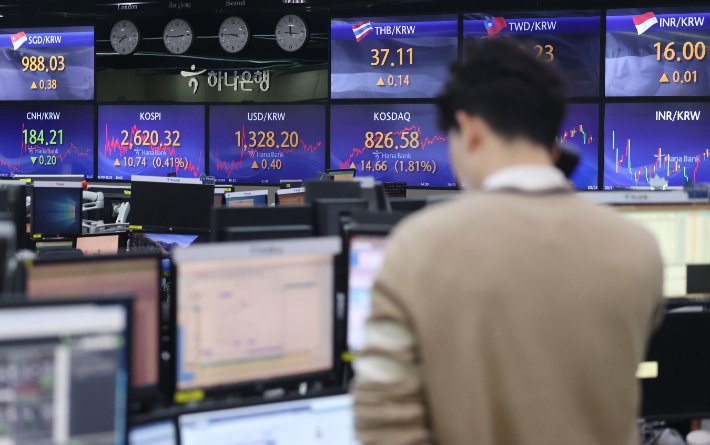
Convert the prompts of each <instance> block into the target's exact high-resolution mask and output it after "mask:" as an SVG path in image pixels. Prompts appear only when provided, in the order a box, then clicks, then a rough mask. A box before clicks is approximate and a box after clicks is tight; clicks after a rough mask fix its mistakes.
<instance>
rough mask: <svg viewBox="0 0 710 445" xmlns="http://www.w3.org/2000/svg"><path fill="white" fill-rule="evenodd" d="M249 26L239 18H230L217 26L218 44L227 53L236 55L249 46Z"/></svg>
mask: <svg viewBox="0 0 710 445" xmlns="http://www.w3.org/2000/svg"><path fill="white" fill-rule="evenodd" d="M250 37H251V33H250V32H249V26H248V25H247V24H246V22H245V21H244V20H242V19H240V18H239V17H230V18H228V19H227V20H225V21H223V22H222V24H221V25H220V26H219V44H220V45H221V46H222V49H224V50H225V51H227V52H228V53H232V54H234V53H238V52H239V51H241V50H243V49H244V48H245V47H246V46H247V45H248V44H249V38H250Z"/></svg>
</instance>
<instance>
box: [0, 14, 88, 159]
mask: <svg viewBox="0 0 710 445" xmlns="http://www.w3.org/2000/svg"><path fill="white" fill-rule="evenodd" d="M0 54H2V57H0V100H27V101H30V100H93V99H94V28H93V27H92V26H75V27H62V28H13V29H8V28H6V29H0ZM92 147H93V145H92Z"/></svg>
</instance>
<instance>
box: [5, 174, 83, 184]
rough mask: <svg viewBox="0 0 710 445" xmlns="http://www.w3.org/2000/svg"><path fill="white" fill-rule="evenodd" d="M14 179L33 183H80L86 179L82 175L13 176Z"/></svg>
mask: <svg viewBox="0 0 710 445" xmlns="http://www.w3.org/2000/svg"><path fill="white" fill-rule="evenodd" d="M14 178H15V179H16V180H20V181H27V182H29V183H34V182H36V181H50V182H82V181H84V180H85V179H86V178H85V177H84V175H15V176H14Z"/></svg>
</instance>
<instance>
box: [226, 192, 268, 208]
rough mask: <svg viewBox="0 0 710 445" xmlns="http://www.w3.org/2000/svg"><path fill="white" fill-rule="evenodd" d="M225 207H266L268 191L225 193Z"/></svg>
mask: <svg viewBox="0 0 710 445" xmlns="http://www.w3.org/2000/svg"><path fill="white" fill-rule="evenodd" d="M224 197H225V199H226V201H227V207H266V204H267V198H268V197H269V191H268V190H254V191H250V192H234V193H225V194H224Z"/></svg>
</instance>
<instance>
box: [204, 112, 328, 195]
mask: <svg viewBox="0 0 710 445" xmlns="http://www.w3.org/2000/svg"><path fill="white" fill-rule="evenodd" d="M324 168H325V106H323V105H212V106H210V175H212V176H214V177H215V181H216V182H218V183H220V182H227V183H230V182H231V183H249V184H278V183H279V182H280V180H281V179H288V178H315V177H316V174H317V173H318V172H319V171H322V170H323V169H324Z"/></svg>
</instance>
